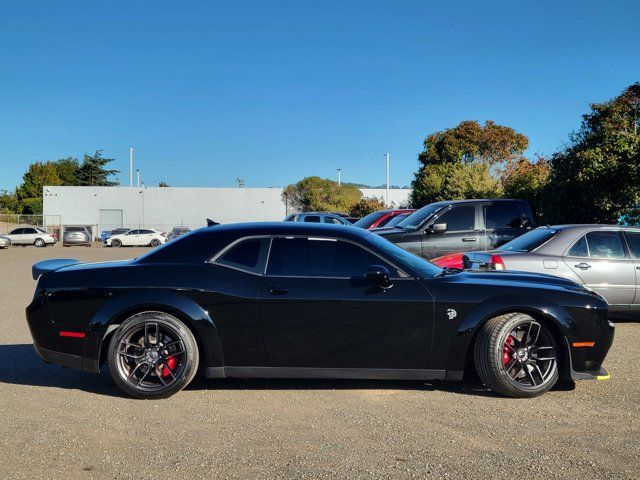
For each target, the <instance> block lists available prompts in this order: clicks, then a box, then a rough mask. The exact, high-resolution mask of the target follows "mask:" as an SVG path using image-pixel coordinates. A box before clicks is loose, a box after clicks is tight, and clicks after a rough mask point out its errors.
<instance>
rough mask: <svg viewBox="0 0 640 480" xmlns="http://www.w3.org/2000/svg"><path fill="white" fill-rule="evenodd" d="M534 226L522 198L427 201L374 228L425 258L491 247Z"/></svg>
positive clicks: (527, 207)
mask: <svg viewBox="0 0 640 480" xmlns="http://www.w3.org/2000/svg"><path fill="white" fill-rule="evenodd" d="M534 226H535V223H534V220H533V215H532V214H531V209H530V208H529V204H528V203H527V202H525V201H524V200H511V199H504V198H501V199H490V200H451V201H447V202H436V203H430V204H429V205H427V206H425V207H422V208H421V209H420V210H417V211H416V212H413V213H412V214H411V215H409V216H408V217H407V218H405V219H404V220H403V221H401V222H400V223H398V224H397V225H396V226H395V227H393V228H379V229H374V230H372V232H375V233H377V234H379V235H381V236H383V237H384V238H386V239H387V240H389V241H391V242H393V243H395V244H397V245H398V246H400V247H402V248H404V249H405V250H408V251H410V252H411V253H415V254H416V255H420V256H421V257H424V258H426V259H427V260H429V259H431V258H436V257H440V256H442V255H447V254H450V253H457V252H465V251H471V250H476V251H477V250H491V249H494V248H496V247H498V246H500V245H502V244H503V243H505V242H508V241H509V240H512V239H513V238H515V237H517V236H518V235H522V234H523V233H524V232H526V231H527V230H529V229H531V228H533V227H534Z"/></svg>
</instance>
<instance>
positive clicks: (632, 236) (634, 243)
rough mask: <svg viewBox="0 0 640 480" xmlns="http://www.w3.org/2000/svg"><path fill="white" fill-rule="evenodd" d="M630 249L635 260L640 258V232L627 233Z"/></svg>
mask: <svg viewBox="0 0 640 480" xmlns="http://www.w3.org/2000/svg"><path fill="white" fill-rule="evenodd" d="M624 234H625V235H626V236H627V240H628V241H629V247H631V255H632V256H633V258H640V232H625V233H624Z"/></svg>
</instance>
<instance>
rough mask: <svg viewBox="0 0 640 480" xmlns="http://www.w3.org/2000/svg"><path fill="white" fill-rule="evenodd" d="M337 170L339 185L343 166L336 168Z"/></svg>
mask: <svg viewBox="0 0 640 480" xmlns="http://www.w3.org/2000/svg"><path fill="white" fill-rule="evenodd" d="M336 170H337V171H338V186H340V185H341V174H342V169H341V168H336Z"/></svg>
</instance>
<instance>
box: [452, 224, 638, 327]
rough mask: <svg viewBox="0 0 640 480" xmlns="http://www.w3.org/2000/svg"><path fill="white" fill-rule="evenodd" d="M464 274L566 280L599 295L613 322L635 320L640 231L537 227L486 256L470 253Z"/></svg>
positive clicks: (603, 227) (614, 227)
mask: <svg viewBox="0 0 640 480" xmlns="http://www.w3.org/2000/svg"><path fill="white" fill-rule="evenodd" d="M463 265H464V268H466V269H481V270H519V271H526V272H536V273H546V274H548V275H554V276H557V277H563V278H568V279H570V280H573V281H574V282H576V283H579V284H582V285H584V286H585V287H587V288H589V289H590V290H593V291H594V292H597V293H598V294H599V295H602V297H604V299H605V300H606V301H607V302H608V303H609V312H610V314H611V315H612V316H614V317H627V316H630V317H634V318H639V317H640V272H639V270H640V228H637V227H636V228H634V227H625V226H620V225H559V226H547V227H539V228H536V229H535V230H531V231H530V232H528V233H526V234H524V235H522V236H521V237H518V238H516V239H515V240H512V241H510V242H508V243H505V244H504V245H502V246H501V247H500V248H499V249H498V250H494V251H491V252H469V253H466V254H465V255H464V257H463Z"/></svg>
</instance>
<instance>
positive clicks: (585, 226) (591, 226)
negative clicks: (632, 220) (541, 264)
mask: <svg viewBox="0 0 640 480" xmlns="http://www.w3.org/2000/svg"><path fill="white" fill-rule="evenodd" d="M538 228H554V229H556V230H639V231H640V227H634V226H629V225H613V224H602V223H576V224H566V225H543V226H540V227H538Z"/></svg>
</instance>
